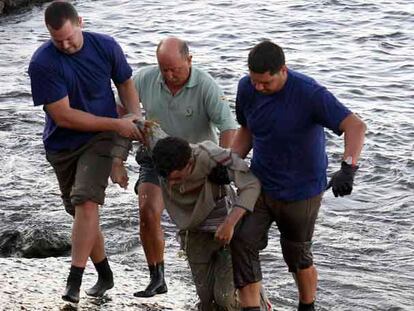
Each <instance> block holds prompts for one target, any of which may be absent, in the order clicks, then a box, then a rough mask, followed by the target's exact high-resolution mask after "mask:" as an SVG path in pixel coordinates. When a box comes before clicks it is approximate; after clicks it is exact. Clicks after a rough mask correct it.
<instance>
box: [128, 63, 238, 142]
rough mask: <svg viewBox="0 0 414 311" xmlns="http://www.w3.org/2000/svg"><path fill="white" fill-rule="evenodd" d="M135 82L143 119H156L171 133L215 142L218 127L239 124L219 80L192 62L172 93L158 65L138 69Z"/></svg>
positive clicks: (228, 127) (235, 126) (199, 140)
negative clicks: (187, 74) (186, 73)
mask: <svg viewBox="0 0 414 311" xmlns="http://www.w3.org/2000/svg"><path fill="white" fill-rule="evenodd" d="M134 83H135V88H136V89H137V91H138V94H139V97H140V100H141V103H142V105H143V108H144V110H145V113H146V119H147V120H155V121H157V122H159V124H160V125H161V128H162V129H163V130H164V131H165V132H166V133H167V134H168V135H170V136H178V137H180V138H183V139H185V140H187V141H188V142H190V143H198V142H201V141H204V140H210V141H213V142H215V143H218V137H217V129H218V130H219V131H220V132H223V131H225V130H229V129H237V127H238V125H237V122H236V120H235V118H234V115H233V113H232V112H231V110H230V104H229V103H228V102H227V101H226V100H225V98H224V94H223V91H222V90H221V89H220V87H219V86H218V84H217V83H216V82H215V81H214V80H213V78H212V77H211V76H210V75H209V74H208V73H205V72H203V71H201V70H200V69H197V68H195V67H194V66H192V67H191V75H190V79H189V80H188V81H187V83H186V84H185V85H184V86H183V88H182V89H181V90H180V91H179V92H178V93H177V94H175V95H174V96H173V95H172V94H171V92H170V90H169V89H168V87H167V86H166V84H165V82H164V79H163V77H162V75H161V73H160V71H159V68H158V66H150V67H145V68H143V69H141V70H140V71H139V72H138V73H137V74H136V75H135V76H134Z"/></svg>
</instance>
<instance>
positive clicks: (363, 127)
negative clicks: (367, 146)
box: [355, 118, 367, 135]
mask: <svg viewBox="0 0 414 311" xmlns="http://www.w3.org/2000/svg"><path fill="white" fill-rule="evenodd" d="M355 129H356V130H357V131H358V132H360V133H361V134H363V135H365V132H366V131H367V125H366V124H365V122H364V121H362V120H361V119H360V118H357V122H356V124H355Z"/></svg>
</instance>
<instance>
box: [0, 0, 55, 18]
mask: <svg viewBox="0 0 414 311" xmlns="http://www.w3.org/2000/svg"><path fill="white" fill-rule="evenodd" d="M48 1H50V0H0V15H2V14H7V13H10V12H13V11H15V10H17V9H20V8H23V7H27V6H30V5H32V4H36V3H43V2H48Z"/></svg>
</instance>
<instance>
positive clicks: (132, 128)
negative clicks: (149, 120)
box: [116, 115, 145, 142]
mask: <svg viewBox="0 0 414 311" xmlns="http://www.w3.org/2000/svg"><path fill="white" fill-rule="evenodd" d="M138 119H139V118H138V116H137V115H130V116H128V117H125V118H122V119H117V122H118V126H117V129H116V132H117V133H118V134H119V135H121V136H123V137H126V138H129V139H133V140H139V141H141V142H144V141H145V138H144V134H143V133H142V132H141V131H140V130H139V129H138V127H137V126H136V124H135V123H134V121H136V120H138Z"/></svg>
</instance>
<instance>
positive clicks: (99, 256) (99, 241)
mask: <svg viewBox="0 0 414 311" xmlns="http://www.w3.org/2000/svg"><path fill="white" fill-rule="evenodd" d="M90 258H91V259H92V262H93V264H94V266H95V269H96V271H97V272H98V280H97V282H96V283H95V285H94V286H92V287H91V288H89V289H87V290H86V291H85V292H86V294H87V295H89V296H93V297H102V296H103V295H104V294H105V292H106V291H107V290H108V289H111V288H113V287H114V278H113V274H112V270H111V268H110V266H109V262H108V259H107V258H106V254H105V246H104V237H103V235H102V232H101V230H100V228H99V232H98V236H97V238H96V241H95V244H94V246H93V248H92V251H91V255H90Z"/></svg>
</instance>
